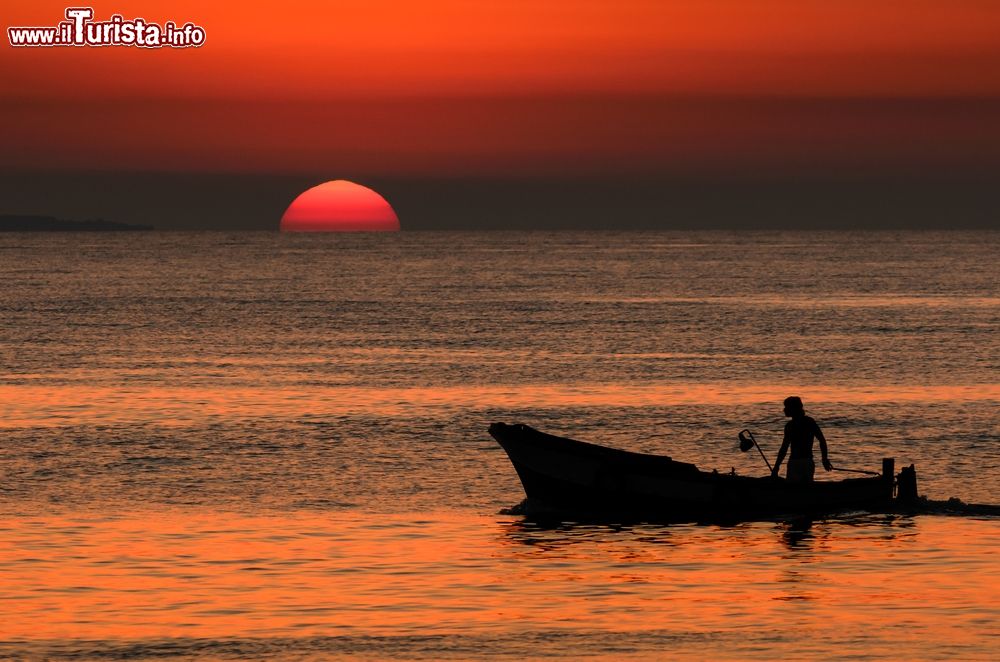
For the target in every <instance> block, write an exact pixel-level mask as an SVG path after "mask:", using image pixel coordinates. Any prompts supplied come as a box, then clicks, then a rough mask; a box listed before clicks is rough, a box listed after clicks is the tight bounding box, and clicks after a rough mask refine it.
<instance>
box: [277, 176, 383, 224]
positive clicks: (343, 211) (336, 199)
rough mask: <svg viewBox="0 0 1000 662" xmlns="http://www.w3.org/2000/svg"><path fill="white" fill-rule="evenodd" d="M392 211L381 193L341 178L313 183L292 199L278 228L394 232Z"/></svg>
mask: <svg viewBox="0 0 1000 662" xmlns="http://www.w3.org/2000/svg"><path fill="white" fill-rule="evenodd" d="M396 230H399V218H397V216H396V212H395V211H393V209H392V207H391V206H390V205H389V203H388V202H386V201H385V198H383V197H382V196H381V195H379V194H378V193H376V192H375V191H373V190H371V189H370V188H368V187H366V186H361V185H360V184H355V183H354V182H349V181H346V180H344V179H337V180H334V181H330V182H326V183H325V184H320V185H319V186H314V187H312V188H311V189H309V190H307V191H305V192H303V193H301V194H300V195H299V197H297V198H295V199H294V200H292V204H290V205H288V209H286V210H285V213H284V215H282V217H281V231H282V232H394V231H396Z"/></svg>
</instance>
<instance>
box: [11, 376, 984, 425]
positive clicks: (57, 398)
mask: <svg viewBox="0 0 1000 662" xmlns="http://www.w3.org/2000/svg"><path fill="white" fill-rule="evenodd" d="M792 392H806V393H809V396H810V401H811V402H849V403H886V402H925V403H933V402H956V401H961V402H983V401H987V402H989V401H996V402H1000V384H956V385H878V384H872V385H865V384H862V385H846V386H838V385H825V386H824V385H807V384H777V385H775V384H770V385H758V384H751V383H740V382H728V383H720V382H716V383H673V384H645V385H629V384H613V383H611V384H608V383H600V384H586V383H584V384H576V385H569V384H535V385H532V384H524V385H496V386H479V385H460V386H451V387H446V386H439V387H428V388H425V387H384V388H380V387H365V386H350V385H339V384H318V385H290V384H289V385H277V384H271V385H269V386H268V387H267V388H265V387H258V386H254V387H248V386H244V385H237V384H233V385H229V386H226V385H225V384H219V385H217V386H215V387H210V386H206V387H203V388H198V387H190V386H176V387H175V386H159V385H134V386H120V385H113V386H100V385H97V386H93V385H89V384H80V383H69V384H65V385H46V386H38V385H32V384H30V383H26V384H20V385H11V384H8V385H2V386H0V427H8V428H9V427H27V426H31V427H44V426H58V425H65V424H67V423H72V424H88V423H111V422H115V423H147V422H156V423H157V424H160V425H184V424H189V423H192V422H203V421H205V420H243V419H246V418H254V417H260V418H273V419H284V420H287V419H289V418H292V419H310V418H322V417H324V416H330V415H345V414H373V415H384V416H400V415H408V414H413V413H414V412H417V411H426V410H428V409H435V408H441V407H470V408H496V407H500V408H524V407H534V408H545V407H599V406H605V407H650V406H663V405H665V404H670V405H700V404H707V403H719V404H727V405H737V404H757V403H768V402H770V403H773V402H779V401H781V400H782V399H783V398H784V397H785V396H787V395H788V393H792Z"/></svg>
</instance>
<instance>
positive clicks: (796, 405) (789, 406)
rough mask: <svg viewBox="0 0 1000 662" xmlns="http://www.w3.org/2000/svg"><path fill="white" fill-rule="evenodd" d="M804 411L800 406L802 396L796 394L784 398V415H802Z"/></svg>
mask: <svg viewBox="0 0 1000 662" xmlns="http://www.w3.org/2000/svg"><path fill="white" fill-rule="evenodd" d="M805 413H806V412H805V409H804V408H803V407H802V398H800V397H798V396H796V395H793V396H791V397H790V398H785V416H792V417H795V416H802V415H803V414H805Z"/></svg>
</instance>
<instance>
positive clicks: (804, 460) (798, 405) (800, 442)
mask: <svg viewBox="0 0 1000 662" xmlns="http://www.w3.org/2000/svg"><path fill="white" fill-rule="evenodd" d="M785 416H789V417H791V419H792V420H790V421H788V422H787V423H785V438H784V440H783V441H782V442H781V449H780V450H779V451H778V459H777V460H775V462H774V469H773V470H772V471H771V475H772V476H777V475H778V469H779V468H780V467H781V461H782V460H784V459H785V453H787V452H788V449H789V447H791V449H792V454H791V456H790V457H789V458H788V472H787V473H786V474H785V476H786V477H787V478H788V481H789V482H792V483H811V482H812V479H813V474H814V473H815V472H816V464H815V463H814V462H813V439H819V450H820V453H821V454H822V456H823V468H824V469H826V470H827V471H829V470H830V469H832V468H833V465H831V464H830V458H829V457H827V452H826V437H824V436H823V431H822V430H820V429H819V425H817V424H816V421H814V420H813V419H812V418H811V417H809V416H806V412H805V409H804V408H803V407H802V400H801V398H798V397H795V396H792V397H790V398H785Z"/></svg>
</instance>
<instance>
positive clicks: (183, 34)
mask: <svg viewBox="0 0 1000 662" xmlns="http://www.w3.org/2000/svg"><path fill="white" fill-rule="evenodd" d="M93 18H94V10H93V9H91V8H90V7H68V8H67V9H66V19H67V20H65V21H60V22H59V24H58V25H56V26H54V27H10V28H7V38H8V39H9V40H10V45H11V46H134V47H136V48H192V47H198V46H201V45H202V44H204V43H205V28H203V27H201V26H199V25H195V24H194V23H185V24H184V25H182V26H180V27H178V26H177V24H176V23H174V22H173V21H167V22H166V23H164V24H163V25H158V24H156V23H147V22H146V20H145V19H142V18H133V19H131V20H125V19H124V18H122V16H121V14H113V15H112V16H111V19H110V20H107V21H94V20H92V19H93Z"/></svg>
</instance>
